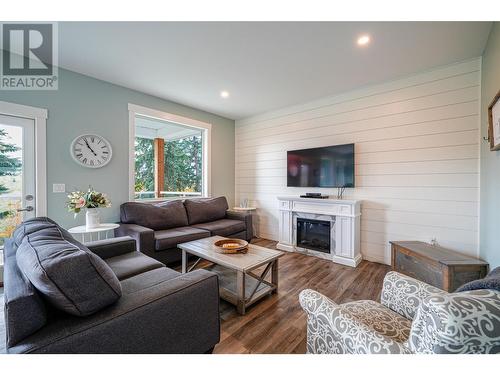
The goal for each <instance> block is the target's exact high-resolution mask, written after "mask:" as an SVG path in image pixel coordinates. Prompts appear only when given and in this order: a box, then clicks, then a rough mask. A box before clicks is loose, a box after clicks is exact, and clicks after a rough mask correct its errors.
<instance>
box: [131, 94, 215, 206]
mask: <svg viewBox="0 0 500 375" xmlns="http://www.w3.org/2000/svg"><path fill="white" fill-rule="evenodd" d="M136 116H143V117H149V118H152V119H158V120H164V121H169V122H175V123H177V124H180V125H185V126H189V127H192V128H197V129H200V130H202V131H203V137H202V139H203V172H204V175H203V180H202V181H203V186H202V196H203V197H209V196H210V194H211V190H212V189H211V180H212V179H211V175H212V174H211V165H212V163H211V154H212V124H209V123H207V122H203V121H199V120H195V119H192V118H189V117H184V116H179V115H175V114H173V113H168V112H163V111H159V110H156V109H152V108H148V107H143V106H140V105H136V104H131V103H129V104H128V123H129V139H128V140H129V160H128V172H129V174H128V185H129V200H131V201H134V200H136V199H135V198H134V197H135V194H134V193H135V189H134V186H135V153H134V149H135V143H134V142H135V118H136ZM148 200H151V199H148Z"/></svg>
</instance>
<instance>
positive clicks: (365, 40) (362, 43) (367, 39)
mask: <svg viewBox="0 0 500 375" xmlns="http://www.w3.org/2000/svg"><path fill="white" fill-rule="evenodd" d="M368 43H370V36H369V35H362V36H360V37H359V38H358V45H360V46H366V45H367V44H368Z"/></svg>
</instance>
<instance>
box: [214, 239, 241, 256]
mask: <svg viewBox="0 0 500 375" xmlns="http://www.w3.org/2000/svg"><path fill="white" fill-rule="evenodd" d="M214 245H215V247H216V249H217V252H219V253H221V254H239V253H243V254H244V253H246V252H247V250H248V242H247V241H245V240H240V239H239V238H225V239H223V240H219V241H215V242H214Z"/></svg>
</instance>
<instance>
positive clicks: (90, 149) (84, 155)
mask: <svg viewBox="0 0 500 375" xmlns="http://www.w3.org/2000/svg"><path fill="white" fill-rule="evenodd" d="M70 153H71V156H72V157H73V159H74V160H75V161H76V162H77V163H78V164H80V165H82V166H84V167H88V168H101V167H104V166H105V165H106V164H108V163H109V162H110V161H111V155H112V149H111V144H110V143H109V142H108V141H107V140H106V139H105V138H103V137H101V136H99V135H95V134H83V135H80V136H78V137H76V138H75V139H74V140H73V142H71V147H70Z"/></svg>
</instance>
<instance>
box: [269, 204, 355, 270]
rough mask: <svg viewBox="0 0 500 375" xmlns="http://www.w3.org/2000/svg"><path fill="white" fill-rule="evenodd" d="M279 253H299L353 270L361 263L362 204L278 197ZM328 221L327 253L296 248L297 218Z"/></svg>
mask: <svg viewBox="0 0 500 375" xmlns="http://www.w3.org/2000/svg"><path fill="white" fill-rule="evenodd" d="M278 209H279V242H278V244H277V245H276V247H277V248H278V249H280V250H285V251H290V252H299V253H302V254H306V255H311V256H316V257H318V258H323V259H328V260H331V261H333V262H335V263H340V264H343V265H347V266H351V267H356V266H357V265H358V264H359V262H361V259H362V258H361V253H360V223H361V220H360V219H361V201H359V200H348V199H314V198H300V197H295V196H284V197H278ZM299 217H300V218H307V219H314V220H324V221H330V222H331V224H332V225H331V231H330V235H331V239H330V254H328V253H323V252H320V251H314V250H310V249H306V248H301V247H299V246H297V218H299Z"/></svg>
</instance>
